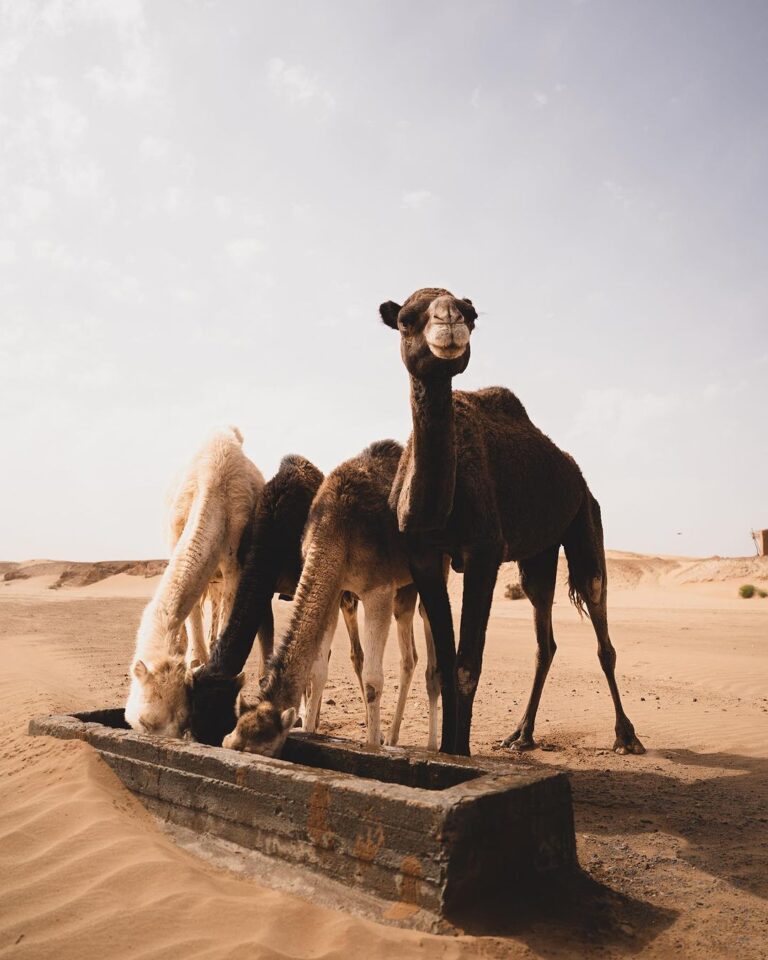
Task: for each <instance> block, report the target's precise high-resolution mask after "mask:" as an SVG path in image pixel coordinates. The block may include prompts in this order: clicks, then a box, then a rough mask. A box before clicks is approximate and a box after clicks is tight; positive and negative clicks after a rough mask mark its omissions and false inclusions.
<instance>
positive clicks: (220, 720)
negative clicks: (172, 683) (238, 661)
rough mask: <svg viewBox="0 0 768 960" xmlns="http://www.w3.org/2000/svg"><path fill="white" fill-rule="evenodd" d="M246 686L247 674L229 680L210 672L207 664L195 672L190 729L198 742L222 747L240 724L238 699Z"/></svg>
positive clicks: (190, 703) (190, 705)
mask: <svg viewBox="0 0 768 960" xmlns="http://www.w3.org/2000/svg"><path fill="white" fill-rule="evenodd" d="M244 683H245V674H244V673H239V674H238V675H237V676H236V677H230V676H227V675H226V674H224V673H219V672H217V671H214V670H211V669H210V667H209V665H208V664H206V665H204V666H202V667H198V669H196V670H193V671H192V686H191V688H190V691H189V728H190V732H191V733H192V736H193V738H194V739H195V740H198V741H199V742H200V743H208V744H210V745H211V746H212V747H220V746H221V741H222V740H223V739H224V737H225V736H226V735H227V734H228V733H229V731H230V730H232V728H233V727H234V726H235V724H236V723H237V712H236V706H237V697H238V694H239V693H240V690H241V689H242V686H243V684H244Z"/></svg>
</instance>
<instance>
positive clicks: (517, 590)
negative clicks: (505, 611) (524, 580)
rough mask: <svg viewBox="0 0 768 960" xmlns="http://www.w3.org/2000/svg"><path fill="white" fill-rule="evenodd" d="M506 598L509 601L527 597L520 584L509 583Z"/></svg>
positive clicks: (505, 592)
mask: <svg viewBox="0 0 768 960" xmlns="http://www.w3.org/2000/svg"><path fill="white" fill-rule="evenodd" d="M504 596H505V597H506V598H507V600H522V599H523V598H524V597H525V592H524V590H523V588H522V587H521V586H520V584H519V583H508V584H507V586H506V588H505V590H504Z"/></svg>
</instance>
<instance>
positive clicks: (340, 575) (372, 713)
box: [223, 440, 439, 756]
mask: <svg viewBox="0 0 768 960" xmlns="http://www.w3.org/2000/svg"><path fill="white" fill-rule="evenodd" d="M401 454H402V447H400V445H399V444H397V443H395V442H394V441H393V440H385V441H382V442H380V443H375V444H373V445H372V446H370V447H368V448H367V449H366V450H365V451H363V453H362V454H360V455H359V456H358V457H355V458H353V459H352V460H348V461H347V462H346V463H343V464H341V466H339V467H337V468H336V469H335V470H334V471H333V472H332V473H330V474H329V475H328V477H327V478H326V480H325V481H324V483H323V485H322V486H321V487H320V490H319V491H318V493H317V496H316V497H315V500H314V503H313V504H312V510H311V512H310V516H309V522H308V523H307V529H306V532H305V535H304V553H305V562H304V571H303V573H302V575H301V580H300V582H299V588H298V591H297V597H296V609H295V611H294V615H293V619H292V621H291V624H290V626H289V628H288V632H287V633H286V635H285V637H284V639H283V641H282V643H281V645H280V647H279V648H278V650H277V652H276V653H275V655H274V656H273V657H272V660H271V661H270V664H269V672H268V674H267V676H266V677H265V678H264V680H263V682H262V690H261V694H260V696H259V698H258V701H257V702H256V703H255V705H253V706H252V707H248V706H246V705H245V704H241V711H240V716H239V719H238V723H237V727H236V728H235V730H234V731H233V732H232V733H231V734H230V735H229V736H228V737H225V738H224V744H223V745H224V746H225V747H230V748H232V749H235V750H247V751H249V752H252V753H261V754H266V755H268V756H274V755H276V754H277V753H279V752H280V750H281V749H282V747H283V744H284V743H285V739H286V737H287V735H288V733H289V731H290V728H291V726H292V725H293V722H294V719H295V715H296V708H297V707H298V705H299V700H300V699H301V696H302V694H303V693H304V691H305V690H306V689H307V687H308V686H309V690H310V693H309V699H308V705H307V728H308V729H309V730H312V729H314V727H315V724H316V721H317V712H318V711H319V709H320V695H321V694H322V690H323V687H324V685H325V681H326V677H327V672H328V651H329V649H330V642H331V638H332V637H333V633H334V630H335V628H336V623H337V620H338V599H339V594H340V593H341V591H342V590H347V591H351V592H352V593H354V594H355V595H356V596H358V597H359V598H360V602H361V603H362V605H363V608H364V610H365V629H364V633H363V643H362V647H363V664H362V673H361V676H360V680H361V685H362V689H363V693H364V699H365V703H366V711H367V727H368V742H369V743H373V744H376V745H378V744H379V743H380V742H381V693H382V687H383V684H384V672H383V667H382V659H383V655H384V647H385V644H386V641H387V635H388V632H389V625H390V622H391V619H392V615H393V613H394V616H395V619H396V621H397V633H398V640H399V643H400V655H401V659H400V688H399V693H398V702H397V707H396V710H395V716H394V720H393V723H392V727H391V730H390V737H389V742H390V743H396V742H397V739H398V736H399V730H400V722H401V720H402V716H403V710H404V708H405V702H406V699H407V696H408V690H409V688H410V684H411V679H412V677H413V671H414V667H415V665H416V650H415V647H414V640H413V616H414V611H415V607H416V600H417V595H416V589H415V587H414V585H413V582H412V577H411V574H410V571H409V569H408V557H407V554H406V552H405V544H404V541H403V537H402V536H401V535H400V534H399V533H398V530H397V525H396V523H395V520H394V517H393V515H392V513H391V511H390V510H389V507H388V498H389V491H390V487H391V485H392V480H393V479H394V476H395V471H396V469H397V465H398V463H399V460H400V456H401ZM424 625H425V633H426V636H427V654H428V667H427V689H428V692H429V701H430V734H429V740H430V747H431V748H432V749H435V748H436V746H437V698H438V690H439V685H438V682H437V676H436V672H435V667H436V665H435V660H434V652H433V649H432V642H431V634H430V631H429V625H428V623H427V621H426V620H425V622H424Z"/></svg>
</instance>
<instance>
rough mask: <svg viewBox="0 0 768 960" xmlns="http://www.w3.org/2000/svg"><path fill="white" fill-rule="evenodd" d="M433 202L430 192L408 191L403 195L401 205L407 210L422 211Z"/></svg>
mask: <svg viewBox="0 0 768 960" xmlns="http://www.w3.org/2000/svg"><path fill="white" fill-rule="evenodd" d="M433 200H434V195H433V194H432V192H431V191H430V190H409V191H408V193H405V194H403V200H402V204H403V206H404V207H405V208H406V209H407V210H422V209H423V208H424V207H426V206H428V205H429V204H430V203H431V202H432V201H433Z"/></svg>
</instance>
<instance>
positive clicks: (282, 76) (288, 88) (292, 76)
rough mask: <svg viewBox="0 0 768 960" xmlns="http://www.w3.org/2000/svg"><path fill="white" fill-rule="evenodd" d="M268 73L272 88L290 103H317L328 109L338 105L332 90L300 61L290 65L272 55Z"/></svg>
mask: <svg viewBox="0 0 768 960" xmlns="http://www.w3.org/2000/svg"><path fill="white" fill-rule="evenodd" d="M267 75H268V78H269V85H270V87H271V88H272V90H273V91H274V92H275V93H276V94H277V95H278V96H281V97H284V98H285V99H286V100H287V101H288V102H289V103H304V104H308V103H315V104H318V105H320V106H322V107H324V108H325V109H326V110H332V109H333V107H335V106H336V98H335V97H334V96H333V94H332V93H331V92H330V90H327V89H326V88H325V87H324V86H323V85H322V84H321V83H320V81H319V79H318V78H317V77H316V76H313V75H312V74H310V73H309V72H308V71H307V69H306V67H303V66H302V65H301V64H300V63H299V64H294V65H293V66H290V65H289V64H287V63H286V62H285V60H282V59H281V58H280V57H272V59H271V60H270V61H269V64H268V69H267Z"/></svg>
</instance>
